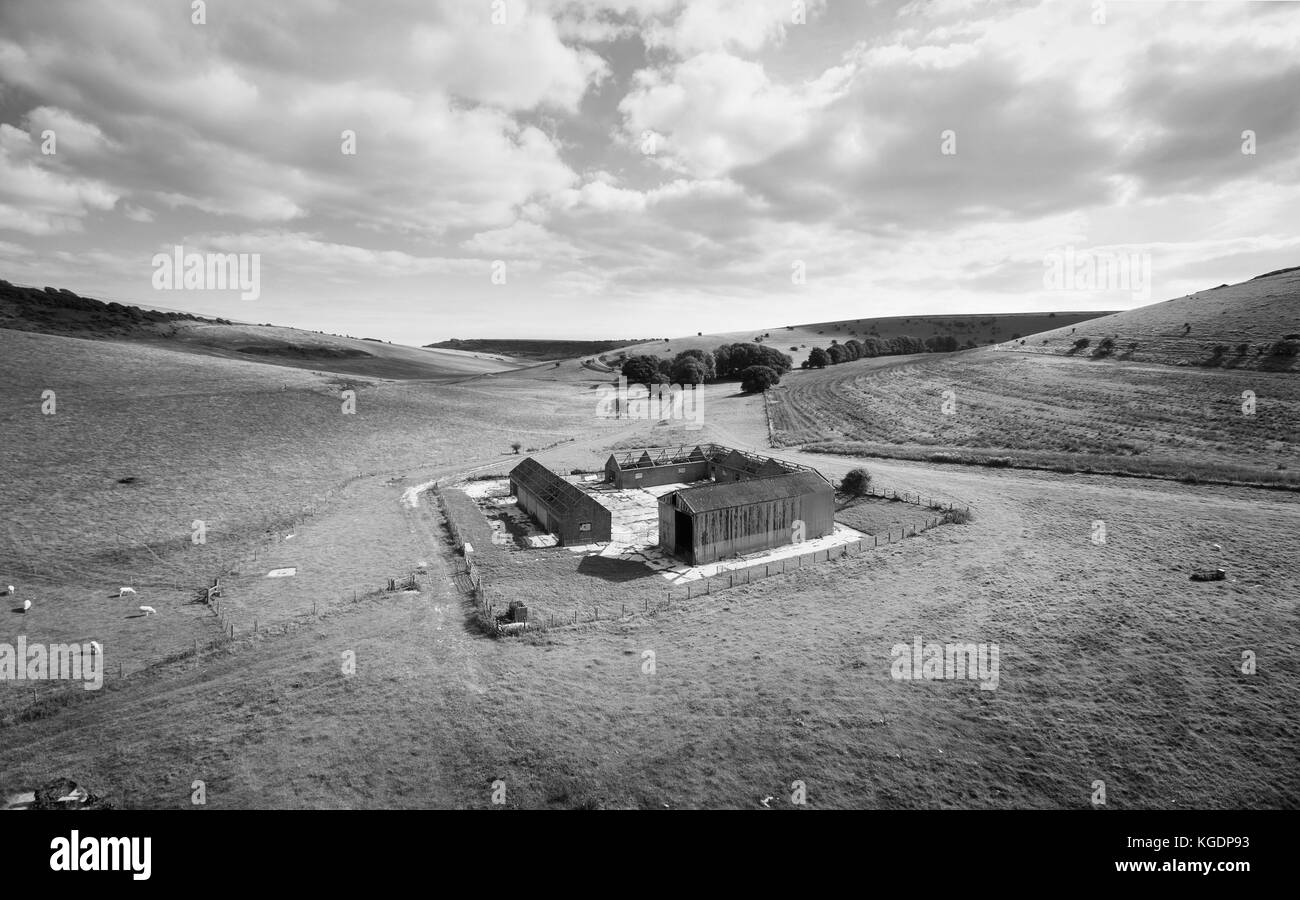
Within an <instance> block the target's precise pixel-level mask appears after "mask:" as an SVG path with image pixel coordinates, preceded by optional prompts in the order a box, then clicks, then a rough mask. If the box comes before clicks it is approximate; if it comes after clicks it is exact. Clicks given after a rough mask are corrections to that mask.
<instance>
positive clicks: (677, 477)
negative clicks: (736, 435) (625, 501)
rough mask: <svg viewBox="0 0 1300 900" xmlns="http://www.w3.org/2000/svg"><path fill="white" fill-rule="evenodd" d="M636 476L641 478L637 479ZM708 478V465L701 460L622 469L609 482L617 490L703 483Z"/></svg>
mask: <svg viewBox="0 0 1300 900" xmlns="http://www.w3.org/2000/svg"><path fill="white" fill-rule="evenodd" d="M638 475H640V476H641V477H640V478H637V476H638ZM708 477H709V464H708V462H707V461H705V460H702V459H701V460H695V461H692V462H684V463H673V464H671V465H667V466H650V467H648V468H644V469H624V470H621V471H618V472H616V473H615V474H614V477H612V478H610V479H609V480H610V481H613V482H614V486H615V487H618V488H638V487H649V486H651V485H660V484H680V483H688V482H692V481H704V480H705V479H706V478H708Z"/></svg>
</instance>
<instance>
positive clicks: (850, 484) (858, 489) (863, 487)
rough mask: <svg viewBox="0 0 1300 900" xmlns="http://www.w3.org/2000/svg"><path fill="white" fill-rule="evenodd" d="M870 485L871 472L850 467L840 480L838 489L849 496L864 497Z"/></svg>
mask: <svg viewBox="0 0 1300 900" xmlns="http://www.w3.org/2000/svg"><path fill="white" fill-rule="evenodd" d="M869 487H871V473H870V472H868V471H867V470H866V469H862V468H857V469H850V470H849V472H848V474H847V475H845V476H844V480H843V481H841V482H840V490H841V491H843V492H844V493H846V494H848V495H849V496H850V497H865V496H866V494H867V489H868V488H869Z"/></svg>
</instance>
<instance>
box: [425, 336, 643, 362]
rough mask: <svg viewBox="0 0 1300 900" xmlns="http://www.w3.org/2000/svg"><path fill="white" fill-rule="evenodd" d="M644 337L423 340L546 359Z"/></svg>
mask: <svg viewBox="0 0 1300 900" xmlns="http://www.w3.org/2000/svg"><path fill="white" fill-rule="evenodd" d="M645 341H646V338H625V339H624V340H620V341H564V340H554V341H546V340H515V339H511V338H473V339H470V340H458V339H456V338H452V339H451V340H447V341H439V342H438V343H436V344H425V345H424V346H425V347H426V348H428V349H430V350H460V351H462V352H465V353H492V354H496V355H499V356H512V357H515V358H516V359H532V360H538V361H542V362H548V361H550V360H553V359H573V358H574V357H578V356H593V355H595V354H597V353H604V352H605V351H606V350H613V349H615V348H617V347H626V346H627V345H628V344H636V343H643V342H645Z"/></svg>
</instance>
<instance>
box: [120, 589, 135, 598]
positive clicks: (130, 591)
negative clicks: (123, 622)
mask: <svg viewBox="0 0 1300 900" xmlns="http://www.w3.org/2000/svg"><path fill="white" fill-rule="evenodd" d="M134 593H135V588H133V587H120V588H118V589H117V596H119V597H125V596H126V595H127V594H134Z"/></svg>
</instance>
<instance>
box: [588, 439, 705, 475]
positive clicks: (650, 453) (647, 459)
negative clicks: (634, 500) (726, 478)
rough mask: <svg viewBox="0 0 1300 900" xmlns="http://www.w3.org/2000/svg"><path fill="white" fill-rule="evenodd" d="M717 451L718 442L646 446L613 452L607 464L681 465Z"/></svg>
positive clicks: (618, 466) (631, 466) (640, 466)
mask: <svg viewBox="0 0 1300 900" xmlns="http://www.w3.org/2000/svg"><path fill="white" fill-rule="evenodd" d="M717 452H718V448H717V445H716V444H704V445H698V444H697V445H695V446H690V445H688V444H682V445H680V446H677V447H645V448H637V449H635V450H624V451H622V452H620V453H612V454H610V457H609V459H608V460H607V461H606V462H605V465H606V466H607V467H608V466H609V465H611V464H613V466H614V468H616V469H619V470H626V469H646V468H651V467H653V466H671V465H681V464H682V463H685V462H698V461H700V460H703V459H706V458H708V456H710V455H712V454H714V453H717Z"/></svg>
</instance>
